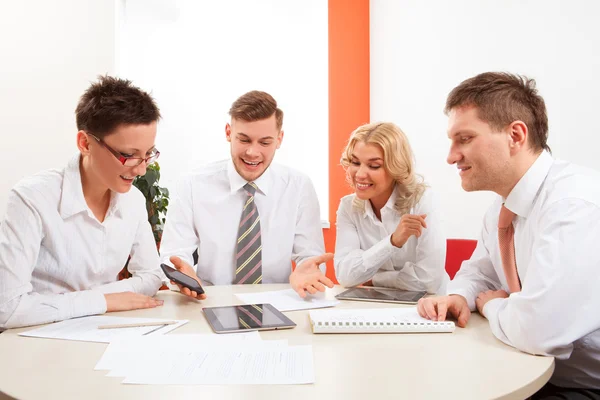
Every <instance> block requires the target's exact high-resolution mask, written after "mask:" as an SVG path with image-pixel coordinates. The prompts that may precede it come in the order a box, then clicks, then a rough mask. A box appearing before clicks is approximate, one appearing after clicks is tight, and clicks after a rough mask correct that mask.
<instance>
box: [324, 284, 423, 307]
mask: <svg viewBox="0 0 600 400" xmlns="http://www.w3.org/2000/svg"><path fill="white" fill-rule="evenodd" d="M355 290H358V291H362V290H364V291H371V290H385V291H390V292H397V293H404V294H408V293H414V295H413V297H411V298H410V299H405V300H402V299H373V298H371V297H360V296H357V295H353V296H351V295H350V292H352V291H355ZM425 295H427V292H425V291H411V290H401V289H394V288H385V287H370V286H364V287H362V286H358V287H353V288H348V289H347V290H345V291H343V292H342V293H340V294H338V295H336V296H335V298H336V299H338V300H356V301H374V302H377V303H396V304H417V302H418V301H419V299H420V298H421V297H423V296H425Z"/></svg>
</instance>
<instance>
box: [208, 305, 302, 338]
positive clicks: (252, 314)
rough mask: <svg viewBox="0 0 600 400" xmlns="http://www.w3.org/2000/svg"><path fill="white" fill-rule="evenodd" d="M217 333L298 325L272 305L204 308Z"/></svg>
mask: <svg viewBox="0 0 600 400" xmlns="http://www.w3.org/2000/svg"><path fill="white" fill-rule="evenodd" d="M203 311H204V314H205V315H206V318H207V319H208V322H209V323H210V325H211V326H212V328H213V329H214V331H215V332H239V331H244V330H264V329H281V328H293V327H294V326H296V324H295V323H294V322H293V321H292V320H290V319H289V318H288V317H286V316H285V315H283V314H282V313H281V312H280V311H279V310H277V309H276V308H275V307H273V306H272V305H270V304H244V305H238V306H228V307H206V308H203Z"/></svg>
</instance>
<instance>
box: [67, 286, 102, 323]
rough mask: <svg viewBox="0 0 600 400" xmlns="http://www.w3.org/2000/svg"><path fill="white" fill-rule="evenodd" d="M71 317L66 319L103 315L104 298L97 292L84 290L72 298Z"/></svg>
mask: <svg viewBox="0 0 600 400" xmlns="http://www.w3.org/2000/svg"><path fill="white" fill-rule="evenodd" d="M72 304H73V307H72V309H71V315H70V316H69V317H68V318H77V317H84V316H87V315H97V314H104V313H105V312H106V298H105V297H104V294H103V293H102V292H100V291H98V290H84V291H82V292H79V294H78V295H77V296H76V297H75V298H73V303H72Z"/></svg>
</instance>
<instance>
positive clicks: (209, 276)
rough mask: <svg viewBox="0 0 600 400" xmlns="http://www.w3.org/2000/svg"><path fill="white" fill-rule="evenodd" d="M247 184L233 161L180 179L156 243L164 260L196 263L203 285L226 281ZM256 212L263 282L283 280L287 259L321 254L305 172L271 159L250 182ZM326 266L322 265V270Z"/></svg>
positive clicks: (312, 194) (231, 267) (316, 207)
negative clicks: (254, 188)
mask: <svg viewBox="0 0 600 400" xmlns="http://www.w3.org/2000/svg"><path fill="white" fill-rule="evenodd" d="M246 183H248V182H247V181H246V180H244V179H243V178H242V177H241V176H240V175H239V174H238V173H237V171H236V170H235V168H234V166H233V162H232V161H231V160H224V161H217V162H214V163H211V164H208V165H206V166H204V167H202V168H200V169H198V170H196V171H194V172H193V173H192V174H190V175H189V176H187V177H185V178H184V179H182V180H181V181H180V182H179V183H178V185H177V190H176V193H175V194H174V195H173V198H172V202H171V204H170V205H169V211H168V214H167V221H166V224H165V228H164V231H163V237H162V240H161V244H160V255H161V259H162V260H163V262H164V263H169V261H168V260H169V257H171V256H173V255H175V256H179V257H181V258H182V259H183V260H185V261H186V262H187V263H188V264H190V265H193V260H192V254H193V252H194V251H195V250H196V249H198V264H197V266H196V267H195V268H196V273H197V275H198V277H199V278H200V279H201V280H202V283H203V284H209V285H210V284H213V285H229V284H231V283H232V282H233V279H234V277H235V258H234V255H235V252H236V242H237V234H238V226H239V224H240V216H241V215H242V208H243V205H244V203H245V202H246V198H247V195H246V193H245V191H244V190H243V187H244V185H245V184H246ZM254 183H255V184H256V186H257V187H258V190H257V191H256V194H255V196H254V201H255V203H256V206H257V208H258V213H259V215H260V229H261V243H262V275H263V279H262V282H263V283H287V282H289V276H290V273H291V271H292V270H291V261H292V260H293V261H294V262H296V265H299V264H300V263H301V262H302V261H303V260H305V259H306V258H307V257H311V256H316V255H321V254H323V253H324V251H325V250H324V244H323V231H322V229H321V220H320V212H319V201H318V200H317V195H316V192H315V189H314V187H313V185H312V182H311V181H310V179H309V178H308V176H306V175H304V174H302V173H300V172H297V171H295V170H293V169H290V168H288V167H285V166H282V165H278V164H275V163H272V164H271V165H270V166H269V167H268V168H267V170H266V171H265V172H264V173H263V174H262V175H261V176H260V178H258V179H257V180H256V181H254ZM324 267H325V265H324V264H323V265H322V266H321V268H322V270H323V271H324Z"/></svg>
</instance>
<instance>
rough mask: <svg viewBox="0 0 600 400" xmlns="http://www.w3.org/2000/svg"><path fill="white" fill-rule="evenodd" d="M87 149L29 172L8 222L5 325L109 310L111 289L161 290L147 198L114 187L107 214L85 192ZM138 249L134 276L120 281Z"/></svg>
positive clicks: (0, 315)
mask: <svg viewBox="0 0 600 400" xmlns="http://www.w3.org/2000/svg"><path fill="white" fill-rule="evenodd" d="M79 159H80V156H79V154H78V155H77V156H75V157H73V158H72V159H71V161H70V162H69V164H68V165H67V167H66V168H64V169H63V170H49V171H44V172H40V173H38V174H36V175H33V176H31V177H28V178H25V179H23V180H22V181H21V182H19V183H18V184H17V185H16V186H15V187H14V188H13V189H12V190H11V192H10V194H9V198H8V205H7V210H6V215H5V217H4V220H3V221H2V222H1V223H0V328H14V327H19V326H27V325H37V324H43V323H48V322H54V321H60V320H64V319H69V318H75V317H81V316H84V315H92V314H102V313H104V312H106V300H105V298H104V293H115V292H126V291H131V292H137V293H143V294H146V295H149V296H153V295H154V294H155V293H156V291H157V290H158V288H159V287H160V285H161V279H162V278H163V275H162V271H161V270H160V267H159V258H158V252H157V250H156V243H155V241H154V237H153V235H152V231H151V229H150V225H149V223H148V214H147V211H146V205H145V203H146V202H145V199H144V196H143V195H142V194H141V193H140V191H139V190H138V189H137V188H135V187H133V188H131V190H130V191H129V192H128V193H126V194H117V193H113V196H112V199H111V202H110V206H109V209H108V212H107V214H106V218H105V220H104V222H102V223H101V222H99V221H98V220H97V219H96V217H95V216H94V214H93V213H92V211H91V210H90V209H89V208H88V206H87V203H86V202H85V199H84V197H83V190H82V187H81V175H80V172H79ZM130 255H131V261H130V262H129V266H128V268H129V271H130V272H131V273H132V275H133V277H132V278H130V279H125V280H122V281H117V275H118V273H119V271H121V269H123V267H124V266H125V263H126V262H127V258H128V257H129V256H130Z"/></svg>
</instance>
